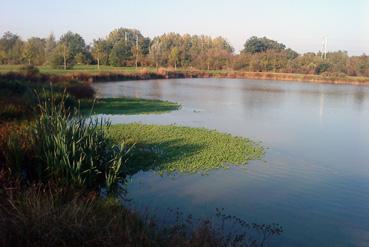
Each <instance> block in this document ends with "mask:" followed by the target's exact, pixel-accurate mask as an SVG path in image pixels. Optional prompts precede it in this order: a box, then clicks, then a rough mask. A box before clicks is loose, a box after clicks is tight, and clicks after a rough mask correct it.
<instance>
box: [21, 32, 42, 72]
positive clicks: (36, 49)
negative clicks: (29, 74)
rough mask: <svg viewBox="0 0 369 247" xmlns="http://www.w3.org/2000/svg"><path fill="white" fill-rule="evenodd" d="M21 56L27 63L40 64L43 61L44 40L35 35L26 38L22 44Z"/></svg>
mask: <svg viewBox="0 0 369 247" xmlns="http://www.w3.org/2000/svg"><path fill="white" fill-rule="evenodd" d="M23 56H24V58H25V59H26V60H27V62H28V64H32V65H42V64H43V63H44V62H45V40H44V39H41V38H37V37H32V38H30V39H28V40H27V42H26V43H25V45H24V49H23Z"/></svg>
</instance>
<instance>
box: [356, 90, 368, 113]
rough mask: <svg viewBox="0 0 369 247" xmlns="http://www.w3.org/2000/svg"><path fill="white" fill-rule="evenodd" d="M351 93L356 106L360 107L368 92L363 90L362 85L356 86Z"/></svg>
mask: <svg viewBox="0 0 369 247" xmlns="http://www.w3.org/2000/svg"><path fill="white" fill-rule="evenodd" d="M353 95H354V101H355V104H356V106H357V108H359V109H361V107H362V105H363V103H364V102H365V100H366V97H367V96H368V92H367V91H364V90H363V88H362V87H357V88H356V90H355V92H353Z"/></svg>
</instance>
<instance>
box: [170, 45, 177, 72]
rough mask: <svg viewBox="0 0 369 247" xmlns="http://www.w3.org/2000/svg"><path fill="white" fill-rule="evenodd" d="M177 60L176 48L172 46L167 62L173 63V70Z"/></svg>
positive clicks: (175, 67)
mask: <svg viewBox="0 0 369 247" xmlns="http://www.w3.org/2000/svg"><path fill="white" fill-rule="evenodd" d="M178 60H179V51H178V48H177V47H173V48H172V50H171V51H170V54H169V64H171V65H173V66H174V69H175V70H177V63H178Z"/></svg>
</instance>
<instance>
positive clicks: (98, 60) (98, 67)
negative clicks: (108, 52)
mask: <svg viewBox="0 0 369 247" xmlns="http://www.w3.org/2000/svg"><path fill="white" fill-rule="evenodd" d="M97 69H98V70H100V58H97Z"/></svg>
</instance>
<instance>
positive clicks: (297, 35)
mask: <svg viewBox="0 0 369 247" xmlns="http://www.w3.org/2000/svg"><path fill="white" fill-rule="evenodd" d="M0 1H1V4H0V33H4V32H6V31H11V32H13V33H16V34H18V35H20V36H21V37H23V38H25V39H26V38H29V37H32V36H38V37H46V36H47V35H48V34H49V33H50V32H53V33H54V35H55V36H56V37H59V36H60V35H61V34H63V33H65V32H67V31H69V30H70V31H73V32H77V33H79V34H80V35H82V37H83V38H84V39H85V40H86V42H87V43H91V42H92V41H93V39H97V38H100V37H105V36H106V35H107V34H108V33H109V32H110V31H112V30H113V29H115V28H119V27H128V28H135V29H138V30H140V31H141V33H142V34H143V35H144V36H148V37H150V38H152V37H154V36H157V35H161V34H163V33H168V32H177V33H181V34H184V33H189V34H205V35H210V36H212V37H217V36H223V37H224V38H226V39H227V40H228V41H229V42H230V43H231V44H232V46H233V47H234V48H235V49H236V51H239V50H241V49H242V48H243V44H244V43H245V41H246V40H247V39H248V38H250V37H251V36H254V35H255V36H267V37H268V38H271V39H274V40H277V41H279V42H282V43H284V44H286V46H287V47H290V48H292V49H294V50H296V51H298V52H300V53H303V52H308V51H313V52H317V51H319V50H320V49H321V46H322V40H323V38H324V37H327V38H328V50H329V51H334V50H345V51H348V52H349V53H350V54H352V55H361V54H362V53H366V54H369V0H352V1H349V0H181V1H180V0H105V1H101V0H63V1H50V0H32V1H30V0H0Z"/></svg>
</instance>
